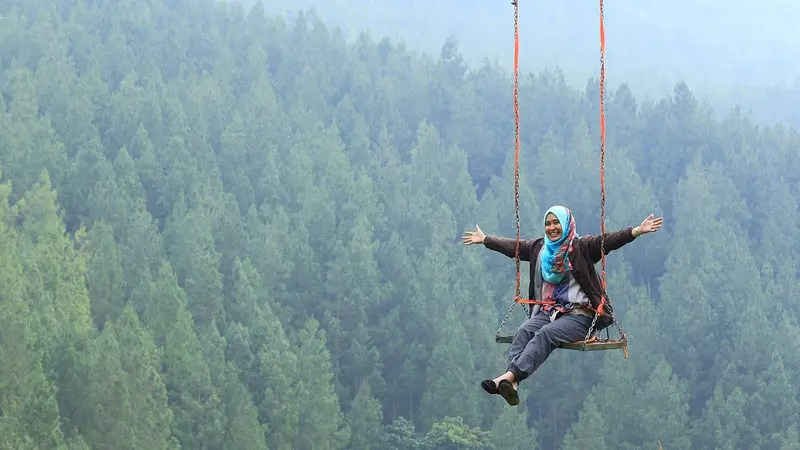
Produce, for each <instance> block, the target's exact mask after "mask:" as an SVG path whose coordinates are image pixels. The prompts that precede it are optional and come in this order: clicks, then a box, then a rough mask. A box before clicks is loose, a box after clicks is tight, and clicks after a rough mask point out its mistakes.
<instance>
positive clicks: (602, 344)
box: [494, 336, 625, 352]
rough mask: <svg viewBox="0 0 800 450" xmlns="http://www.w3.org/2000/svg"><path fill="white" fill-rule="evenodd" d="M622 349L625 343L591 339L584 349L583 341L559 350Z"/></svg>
mask: <svg viewBox="0 0 800 450" xmlns="http://www.w3.org/2000/svg"><path fill="white" fill-rule="evenodd" d="M494 340H495V342H497V343H498V344H510V343H511V341H513V340H514V336H496V337H495V339H494ZM623 347H625V343H624V342H622V341H614V340H601V339H597V338H591V339H589V342H587V343H586V346H585V347H584V345H583V341H577V342H570V343H568V344H561V346H560V347H559V348H563V349H565V350H579V351H584V352H591V351H598V350H615V349H618V348H623Z"/></svg>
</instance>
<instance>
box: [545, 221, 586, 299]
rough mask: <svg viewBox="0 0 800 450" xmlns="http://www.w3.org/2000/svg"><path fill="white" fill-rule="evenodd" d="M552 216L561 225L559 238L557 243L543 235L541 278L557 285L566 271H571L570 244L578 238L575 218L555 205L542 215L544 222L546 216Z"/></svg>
mask: <svg viewBox="0 0 800 450" xmlns="http://www.w3.org/2000/svg"><path fill="white" fill-rule="evenodd" d="M551 213H552V214H553V215H555V216H556V218H557V219H558V221H559V223H560V224H561V237H560V238H559V239H558V240H557V241H550V238H549V237H548V236H547V233H545V235H544V247H543V248H542V257H541V259H542V277H543V278H544V280H545V281H547V282H548V283H552V284H558V283H559V282H560V281H561V280H562V279H563V278H564V275H566V273H567V271H569V270H571V269H572V264H571V263H570V262H569V255H570V253H571V252H572V242H573V240H575V238H576V237H577V236H578V234H577V232H576V226H575V218H574V217H572V212H571V211H570V210H569V209H567V208H565V207H563V206H561V205H556V206H552V207H550V209H548V210H547V212H545V213H544V221H543V224H544V222H546V221H547V215H548V214H551Z"/></svg>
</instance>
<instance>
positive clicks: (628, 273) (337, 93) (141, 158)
mask: <svg viewBox="0 0 800 450" xmlns="http://www.w3.org/2000/svg"><path fill="white" fill-rule="evenodd" d="M0 16H2V19H0V21H2V26H0V87H1V88H2V93H3V95H2V97H0V106H2V107H0V130H1V131H2V132H1V133H0V169H1V172H0V176H1V177H2V179H1V180H0V181H2V185H0V193H1V195H2V198H3V200H4V201H3V202H2V203H1V204H0V205H2V207H0V248H2V251H1V252H0V277H2V281H0V447H2V448H4V449H15V450H27V449H59V450H62V449H63V450H67V449H68V450H78V449H80V450H87V449H110V448H113V449H137V450H138V449H152V450H158V449H170V450H175V449H209V450H212V449H226V450H237V449H256V450H258V449H260V450H264V449H269V450H287V449H319V450H325V449H353V450H362V449H387V450H412V449H413V450H421V449H427V450H450V449H468V448H469V449H483V450H490V449H494V450H499V449H504V450H517V449H519V450H522V449H526V450H530V449H556V448H563V449H587V448H593V449H597V450H605V449H609V450H611V449H615V450H616V449H620V450H627V449H631V450H632V449H657V448H658V446H659V444H660V445H661V446H662V447H663V449H664V450H678V449H716V448H726V449H727V448H747V449H760V450H793V449H795V450H796V449H800V429H798V425H797V423H798V421H800V391H799V390H798V388H797V387H798V386H800V370H798V368H800V353H798V352H797V350H796V349H795V348H793V346H792V345H791V343H793V342H797V341H798V340H800V324H798V313H800V301H798V300H797V299H798V297H797V294H796V292H797V288H798V284H799V283H798V269H800V236H798V231H797V230H798V226H797V225H798V219H799V217H798V199H800V192H798V187H799V186H800V184H798V182H800V135H798V133H797V130H796V129H791V128H787V127H785V126H781V125H759V124H755V123H753V122H752V121H750V120H749V119H748V118H746V117H745V116H743V114H742V113H741V112H740V111H738V110H732V111H721V112H720V111H717V112H714V111H713V110H712V109H711V108H709V107H708V106H707V105H705V104H703V103H702V102H700V101H698V100H697V96H696V94H695V93H694V92H693V91H692V89H691V86H690V85H688V84H685V83H679V84H676V85H675V88H674V90H673V92H672V93H671V95H669V96H665V97H663V98H660V99H657V100H654V101H650V100H647V101H645V100H642V99H637V98H635V96H634V95H633V94H632V93H631V91H630V90H629V89H628V88H627V87H626V86H624V85H622V86H621V87H619V88H616V89H614V90H613V91H612V92H609V95H608V98H607V105H606V107H607V123H608V133H609V134H608V141H607V154H606V160H605V173H606V178H607V180H606V187H607V195H608V198H607V204H606V225H607V227H608V228H609V229H612V230H613V229H618V228H621V227H626V226H631V225H637V224H639V223H640V222H641V220H642V219H644V218H645V217H646V216H647V215H648V214H651V213H653V214H657V215H663V216H664V217H665V223H664V228H663V231H661V232H659V233H656V234H654V235H647V236H645V237H642V238H640V239H637V240H636V241H634V242H633V243H631V244H629V245H627V246H626V247H624V248H623V249H621V250H619V251H617V252H614V253H612V254H611V255H610V256H609V267H608V285H609V291H610V292H609V294H610V296H611V298H612V301H613V302H614V307H615V311H616V312H617V314H618V319H619V320H620V323H621V325H622V327H623V328H624V330H625V331H626V332H627V334H628V337H629V339H630V344H629V351H630V358H629V359H625V358H624V356H623V354H622V352H620V351H609V352H585V353H583V352H576V351H568V350H557V351H556V352H555V353H554V354H553V355H552V356H551V358H550V359H549V360H548V361H547V362H546V364H545V366H544V367H543V368H542V369H541V370H540V371H539V372H537V373H536V374H534V376H533V377H531V378H530V379H529V380H526V381H525V382H524V383H523V384H522V385H521V387H520V396H521V398H522V404H520V405H519V406H518V407H509V406H508V405H506V403H505V402H503V401H502V399H500V398H499V397H497V396H489V395H486V394H485V393H484V392H483V391H482V390H481V388H480V386H479V383H480V380H482V379H485V378H489V377H494V376H497V375H498V374H499V373H500V371H501V370H503V369H504V368H505V364H504V359H505V356H504V351H505V350H506V348H507V346H506V345H500V344H497V343H495V342H494V335H495V331H496V329H497V326H498V324H499V323H500V320H501V319H502V317H503V315H504V313H505V312H506V311H507V309H508V307H509V306H510V304H511V302H512V298H513V291H514V281H515V270H514V263H513V260H511V259H509V258H506V257H505V256H502V255H500V254H498V253H493V252H491V251H489V250H486V249H483V250H481V249H480V247H477V248H476V247H467V248H465V247H463V246H462V245H461V243H460V240H459V236H460V235H461V234H462V233H463V231H464V230H468V229H474V227H475V225H476V224H478V225H480V227H481V228H482V229H483V230H484V231H485V232H486V233H489V234H495V235H505V236H513V235H514V233H515V214H514V189H513V186H514V185H513V137H514V122H513V110H512V89H511V86H512V85H511V76H510V74H509V73H508V64H505V62H504V63H503V64H497V65H495V64H493V63H486V64H484V65H478V66H473V65H469V64H467V63H466V62H465V60H464V59H463V57H462V56H461V54H460V51H459V46H458V42H457V41H455V40H447V41H445V42H442V46H441V52H440V53H439V54H438V55H437V56H436V57H426V56H421V55H419V54H417V53H414V52H411V51H410V50H408V49H406V48H405V47H404V46H402V45H396V44H394V43H392V41H389V40H387V39H383V38H381V36H370V35H369V34H362V35H361V36H359V37H358V38H357V39H355V40H353V41H350V40H347V39H345V36H344V35H343V34H342V33H341V32H339V31H337V30H336V29H335V28H333V27H331V26H329V25H326V24H325V23H323V22H321V21H320V20H319V19H318V18H317V17H315V16H314V15H313V14H302V15H300V16H299V17H298V18H297V19H296V20H294V21H286V20H285V19H282V18H279V17H275V16H270V15H267V14H266V13H265V10H264V9H263V6H262V5H261V4H260V3H259V4H257V5H255V6H254V7H253V8H251V9H245V8H243V7H241V6H238V5H236V4H232V5H228V4H222V3H216V2H212V1H210V0H206V1H200V0H195V1H189V0H126V1H122V2H109V1H95V0H58V1H53V0H25V1H22V0H3V1H2V2H0ZM523 66H524V64H523ZM598 101H599V96H598V83H597V80H587V83H586V85H585V88H584V89H574V88H571V87H569V86H568V85H567V83H566V82H565V80H564V78H563V77H562V76H560V75H559V73H558V72H556V71H541V72H527V71H526V72H525V73H523V74H522V76H521V91H520V104H521V118H522V123H521V135H522V157H521V158H522V161H521V162H522V165H521V182H520V203H521V209H520V214H521V221H522V229H523V234H524V235H525V236H538V235H540V234H541V233H542V226H541V217H542V213H543V211H544V210H545V209H546V208H547V207H548V206H550V205H552V204H564V205H567V206H569V207H570V208H571V209H572V210H573V211H574V212H575V215H576V220H577V227H578V232H579V233H580V234H596V233H598V232H599V229H600V214H599V213H600V185H599V170H600V167H599V152H598V148H599V145H598V136H599V131H598V123H599V120H598V110H599V104H598ZM525 267H527V266H525ZM523 272H526V271H523ZM523 283H527V279H526V277H523ZM523 319H524V313H523V312H522V308H518V309H517V310H516V312H515V313H514V314H513V315H512V320H511V321H510V322H509V323H508V324H506V330H513V329H514V327H515V326H517V325H518V324H519V323H520V322H521V321H522V320H523ZM610 333H611V334H612V337H614V333H615V331H614V330H613V329H612V330H611V331H610Z"/></svg>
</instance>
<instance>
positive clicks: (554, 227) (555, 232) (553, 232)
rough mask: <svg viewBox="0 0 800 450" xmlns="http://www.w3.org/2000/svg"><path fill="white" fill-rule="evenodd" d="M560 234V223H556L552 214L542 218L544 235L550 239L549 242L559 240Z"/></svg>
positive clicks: (556, 219) (555, 218)
mask: <svg viewBox="0 0 800 450" xmlns="http://www.w3.org/2000/svg"><path fill="white" fill-rule="evenodd" d="M561 232H562V230H561V223H560V222H559V221H558V218H557V217H556V216H555V214H553V213H550V214H548V215H547V217H545V218H544V233H545V234H546V235H547V238H548V239H550V242H555V241H557V240H559V239H561Z"/></svg>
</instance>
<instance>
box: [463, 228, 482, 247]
mask: <svg viewBox="0 0 800 450" xmlns="http://www.w3.org/2000/svg"><path fill="white" fill-rule="evenodd" d="M484 239H486V235H485V234H483V231H481V227H479V226H477V225H475V231H465V232H464V236H461V242H463V243H464V245H472V244H483V240H484Z"/></svg>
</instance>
